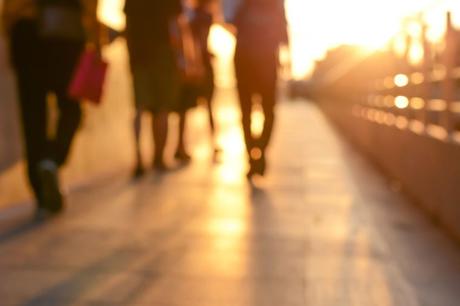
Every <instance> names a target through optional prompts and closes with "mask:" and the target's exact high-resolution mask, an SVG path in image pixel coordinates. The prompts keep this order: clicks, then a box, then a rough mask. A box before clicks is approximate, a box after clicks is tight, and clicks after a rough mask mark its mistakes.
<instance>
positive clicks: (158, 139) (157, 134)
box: [152, 111, 168, 170]
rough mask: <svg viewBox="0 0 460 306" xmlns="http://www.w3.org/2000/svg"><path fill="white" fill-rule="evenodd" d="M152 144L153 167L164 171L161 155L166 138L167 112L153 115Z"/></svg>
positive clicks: (164, 166)
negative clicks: (153, 147)
mask: <svg viewBox="0 0 460 306" xmlns="http://www.w3.org/2000/svg"><path fill="white" fill-rule="evenodd" d="M152 120H153V125H152V127H153V142H154V145H155V150H154V151H155V153H154V154H155V156H154V160H153V167H154V168H155V169H157V170H165V169H166V165H165V163H164V159H163V154H164V150H165V146H166V140H167V136H168V112H165V111H162V112H157V113H154V114H153V119H152Z"/></svg>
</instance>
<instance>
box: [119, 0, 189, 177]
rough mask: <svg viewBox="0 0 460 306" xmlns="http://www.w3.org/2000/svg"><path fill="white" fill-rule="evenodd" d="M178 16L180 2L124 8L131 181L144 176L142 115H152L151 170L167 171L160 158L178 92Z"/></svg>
mask: <svg viewBox="0 0 460 306" xmlns="http://www.w3.org/2000/svg"><path fill="white" fill-rule="evenodd" d="M181 13H182V4H181V1H180V0H168V1H164V0H128V1H126V4H125V14H126V38H127V43H128V51H129V56H130V66H131V73H132V76H133V85H134V96H135V105H136V118H135V120H134V121H135V122H134V130H135V139H136V159H137V161H136V167H135V171H134V176H135V177H138V176H140V175H142V174H143V173H144V167H143V164H142V160H141V152H140V144H139V143H140V126H141V114H142V112H149V113H151V114H152V115H153V124H152V125H153V126H152V129H153V141H154V146H155V149H154V158H153V168H154V169H156V170H160V171H163V170H166V169H167V167H166V165H165V163H164V157H163V154H164V149H165V145H166V140H167V132H168V115H169V113H170V112H171V111H174V110H176V109H177V108H178V104H179V94H180V89H181V78H180V73H179V71H178V69H177V63H176V56H175V50H174V46H173V42H172V39H171V24H172V23H173V22H174V21H175V20H177V19H178V18H179V16H180V15H181Z"/></svg>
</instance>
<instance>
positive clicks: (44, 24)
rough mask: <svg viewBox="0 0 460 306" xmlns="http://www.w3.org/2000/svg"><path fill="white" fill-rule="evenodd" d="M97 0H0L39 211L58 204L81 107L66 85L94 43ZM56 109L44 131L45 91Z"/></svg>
mask: <svg viewBox="0 0 460 306" xmlns="http://www.w3.org/2000/svg"><path fill="white" fill-rule="evenodd" d="M96 10H97V0H4V5H3V12H2V22H3V28H4V30H5V33H6V36H7V38H8V41H9V46H10V59H11V64H12V67H13V69H14V71H15V72H16V78H17V89H18V97H19V104H20V110H21V119H22V120H21V121H22V127H23V133H24V139H25V153H26V154H25V155H26V159H27V164H28V166H27V169H28V177H29V181H30V184H31V186H32V189H33V192H34V195H35V198H36V202H37V208H38V210H37V211H38V212H51V213H57V212H60V211H61V210H62V209H63V197H62V194H61V191H60V184H59V178H58V170H59V169H60V168H61V167H62V166H63V165H64V164H65V162H66V160H67V157H68V155H69V151H70V148H71V144H72V140H73V138H74V135H75V133H76V131H77V129H78V127H79V124H80V120H81V117H82V112H81V109H80V105H79V103H77V102H78V101H75V100H74V99H72V98H71V97H69V96H68V94H67V90H68V86H69V83H70V81H71V78H72V76H73V72H74V68H75V66H76V64H77V63H78V60H79V58H80V55H81V53H82V51H83V49H84V48H85V42H91V43H92V45H93V47H95V48H99V45H100V44H99V35H98V34H99V32H98V28H99V27H98V25H99V24H98V21H97V17H96ZM49 94H54V96H55V98H56V101H57V107H58V111H59V119H58V122H57V130H56V132H55V136H54V137H49V135H48V134H47V127H48V126H49V121H50V118H49V117H48V110H47V106H48V102H47V100H48V97H49Z"/></svg>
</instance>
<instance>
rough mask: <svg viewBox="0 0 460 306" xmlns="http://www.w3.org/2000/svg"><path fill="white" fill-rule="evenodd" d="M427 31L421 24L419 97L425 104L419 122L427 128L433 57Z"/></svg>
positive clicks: (424, 25) (425, 26)
mask: <svg viewBox="0 0 460 306" xmlns="http://www.w3.org/2000/svg"><path fill="white" fill-rule="evenodd" d="M427 29H428V26H427V24H426V23H423V24H422V39H423V64H422V73H423V83H422V85H421V87H422V89H421V97H420V98H422V99H423V100H424V101H425V104H424V106H423V108H422V109H421V110H420V113H421V115H420V121H421V122H422V123H423V126H424V127H425V129H424V130H425V132H426V127H427V126H428V102H429V100H430V99H431V96H432V88H433V87H432V82H431V72H432V70H433V57H432V52H431V44H430V42H429V41H428V38H427Z"/></svg>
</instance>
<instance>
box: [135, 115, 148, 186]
mask: <svg viewBox="0 0 460 306" xmlns="http://www.w3.org/2000/svg"><path fill="white" fill-rule="evenodd" d="M133 127H134V145H135V154H136V167H135V169H134V173H133V176H134V177H140V176H142V175H143V174H144V172H145V171H144V166H143V165H142V154H141V130H142V111H141V110H140V109H138V110H136V115H135V117H134V122H133Z"/></svg>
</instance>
